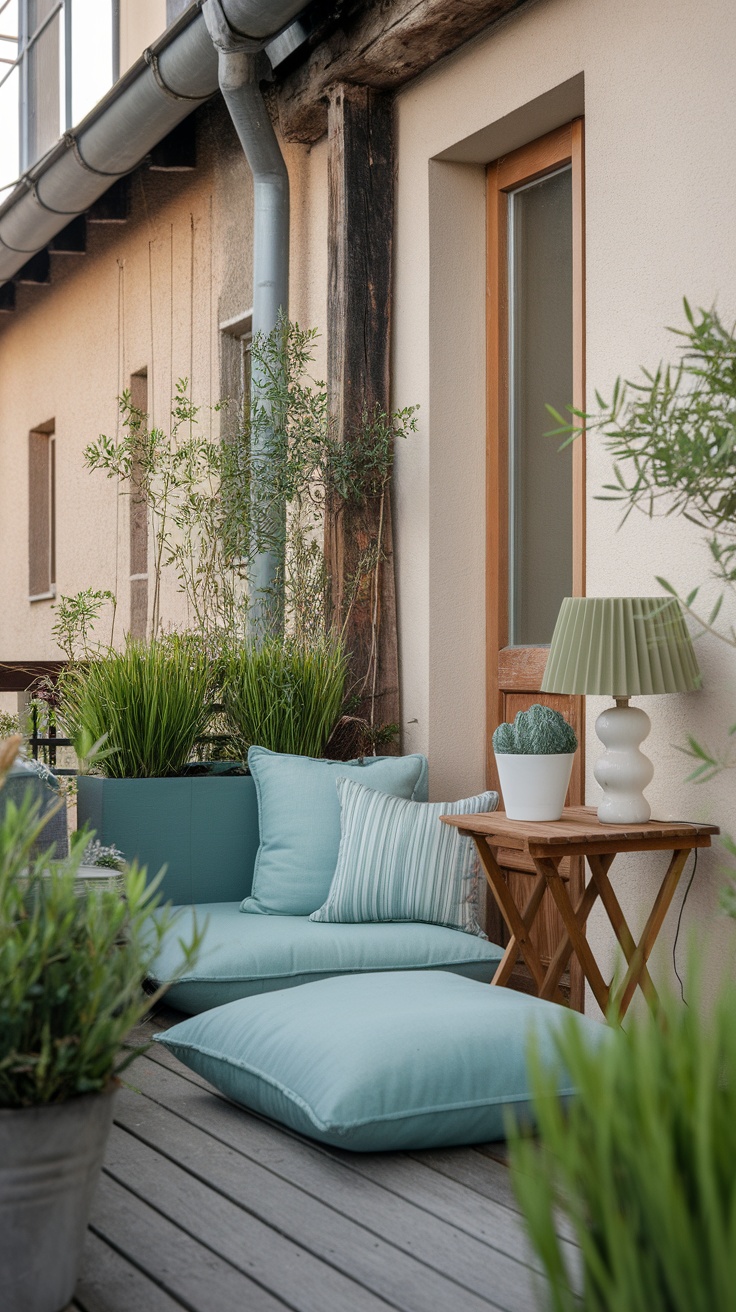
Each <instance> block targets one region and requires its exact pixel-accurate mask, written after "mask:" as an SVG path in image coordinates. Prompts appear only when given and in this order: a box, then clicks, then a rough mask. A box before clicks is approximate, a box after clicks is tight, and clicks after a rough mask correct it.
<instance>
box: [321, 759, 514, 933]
mask: <svg viewBox="0 0 736 1312" xmlns="http://www.w3.org/2000/svg"><path fill="white" fill-rule="evenodd" d="M337 791H338V794H339V797H340V809H341V817H340V824H341V838H340V852H339V855H338V858H337V867H336V869H335V874H334V876H333V879H332V886H331V888H330V892H329V896H328V898H327V901H326V902H325V904H324V906H322V907H320V908H319V911H314V912H312V915H311V916H310V917H309V919H310V920H321V921H331V922H335V921H337V922H343V923H346V922H347V923H350V924H356V923H360V922H363V921H382V920H424V921H428V922H429V923H430V924H433V925H447V926H449V928H451V929H463V930H465V931H466V933H468V934H479V935H480V936H481V937H483V938H485V935H484V934H483V930H482V929H481V928H480V925H479V924H478V921H477V918H476V912H477V906H478V873H479V871H478V858H477V856H476V852H475V846H474V844H473V841H472V839H470V838H463V837H462V835H461V834H460V833H458V831H457V829H454V828H452V827H451V826H450V825H443V824H441V823H440V816H441V815H477V813H478V812H479V811H495V809H496V807H497V806H498V793H481V794H480V796H479V797H466V798H464V799H463V800H462V801H461V802H411V801H407V800H406V799H404V798H401V797H390V796H389V795H388V794H387V793H378V792H376V791H375V790H374V789H373V788H366V787H365V786H364V785H363V784H356V783H354V782H353V781H352V780H351V779H345V778H339V779H338V780H337Z"/></svg>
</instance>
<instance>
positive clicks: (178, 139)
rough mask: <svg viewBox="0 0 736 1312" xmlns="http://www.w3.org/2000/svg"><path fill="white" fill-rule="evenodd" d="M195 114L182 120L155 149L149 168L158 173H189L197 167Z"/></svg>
mask: <svg viewBox="0 0 736 1312" xmlns="http://www.w3.org/2000/svg"><path fill="white" fill-rule="evenodd" d="M194 119H195V116H194V114H190V115H189V118H185V119H182V121H181V123H177V125H176V127H175V128H172V130H171V132H169V133H167V135H166V136H165V137H164V138H163V139H162V140H161V141H159V142H157V144H156V145H155V146H154V147H153V149H152V150H151V154H150V160H151V163H150V165H149V168H151V169H152V170H153V172H158V173H189V172H191V170H192V169H194V168H196V167H197V141H196V126H195V122H194Z"/></svg>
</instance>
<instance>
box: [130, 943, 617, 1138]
mask: <svg viewBox="0 0 736 1312" xmlns="http://www.w3.org/2000/svg"><path fill="white" fill-rule="evenodd" d="M469 941H471V942H472V941H473V940H469ZM568 1020H569V1022H570V1023H572V1024H577V1025H580V1026H581V1027H582V1028H583V1029H584V1030H586V1031H587V1032H589V1033H590V1036H591V1040H595V1039H599V1038H600V1033H601V1031H602V1030H603V1029H604V1027H603V1026H600V1025H597V1024H596V1023H595V1022H593V1021H590V1020H586V1018H585V1017H583V1016H578V1015H576V1014H575V1013H571V1012H568V1011H567V1010H566V1009H565V1008H564V1007H560V1006H557V1005H556V1004H555V1003H552V1002H543V1001H541V1000H540V999H539V998H532V997H529V996H528V995H527V994H523V993H516V992H513V991H512V990H511V989H504V988H494V987H493V986H489V985H487V984H480V983H479V982H478V981H477V980H472V979H463V978H462V977H461V976H459V975H454V974H448V973H447V972H446V971H436V972H435V971H418V972H416V973H414V974H412V973H405V972H389V973H387V974H380V975H377V974H373V975H363V976H351V977H349V978H347V979H327V980H321V981H320V982H319V983H316V984H304V985H303V986H302V987H301V988H298V989H294V990H292V991H291V992H290V993H288V994H286V993H283V992H282V993H270V994H268V995H267V996H264V997H262V998H245V999H243V1000H241V1001H239V1002H231V1003H229V1004H228V1005H227V1006H225V1007H218V1008H216V1010H215V1011H210V1012H207V1014H206V1015H204V1016H197V1017H194V1018H191V1019H189V1020H186V1021H184V1022H182V1024H180V1025H175V1026H174V1028H173V1029H170V1030H168V1031H167V1032H166V1033H165V1034H159V1035H157V1036H156V1037H157V1039H158V1041H159V1042H160V1043H162V1044H164V1046H165V1047H167V1048H168V1049H169V1050H170V1051H171V1052H173V1053H175V1055H176V1056H177V1057H178V1058H179V1059H180V1061H182V1062H184V1063H185V1065H187V1066H189V1067H191V1068H192V1070H195V1071H197V1073H198V1074H199V1075H202V1076H203V1077H204V1078H205V1079H206V1080H209V1082H210V1083H211V1084H214V1085H215V1087H216V1088H218V1089H221V1090H222V1092H223V1093H224V1094H226V1095H227V1097H228V1098H232V1100H233V1101H234V1102H237V1103H241V1104H242V1105H243V1106H244V1107H248V1108H251V1109H252V1110H253V1111H256V1112H259V1113H261V1114H262V1115H264V1116H269V1117H271V1118H272V1119H273V1120H275V1121H280V1122H282V1123H283V1124H284V1125H288V1126H289V1127H290V1128H291V1129H293V1130H297V1131H299V1132H300V1133H302V1134H306V1135H309V1136H310V1137H312V1138H314V1139H319V1140H322V1141H323V1142H325V1143H329V1144H333V1145H335V1146H337V1147H341V1148H350V1149H353V1150H355V1151H357V1152H378V1151H385V1150H387V1149H399V1148H403V1149H409V1148H437V1147H441V1146H446V1145H450V1144H462V1143H466V1144H467V1143H482V1142H485V1141H488V1140H491V1139H498V1138H502V1137H503V1134H504V1118H505V1115H506V1113H507V1111H508V1110H509V1109H515V1110H516V1112H517V1113H521V1114H522V1115H523V1116H524V1118H525V1119H527V1118H528V1116H529V1105H528V1104H529V1082H528V1077H527V1051H528V1045H529V1041H530V1036H531V1034H532V1032H534V1034H535V1035H536V1041H537V1043H538V1046H539V1050H540V1056H541V1058H542V1060H543V1061H549V1062H555V1061H556V1057H555V1049H554V1035H555V1033H556V1031H557V1030H558V1029H559V1027H560V1025H561V1024H562V1023H565V1022H567V1021H568ZM557 1087H558V1090H559V1092H560V1093H561V1094H563V1095H567V1094H570V1093H571V1092H572V1089H571V1088H570V1085H569V1081H568V1079H567V1077H566V1076H565V1074H564V1072H562V1071H561V1070H559V1071H558V1079H557Z"/></svg>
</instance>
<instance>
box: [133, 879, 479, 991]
mask: <svg viewBox="0 0 736 1312" xmlns="http://www.w3.org/2000/svg"><path fill="white" fill-rule="evenodd" d="M238 908H239V903H238V902H211V903H209V904H206V905H202V906H197V907H194V908H192V907H181V908H178V909H177V912H176V915H175V918H174V919H173V921H172V924H171V926H170V928H169V929H168V931H167V933H166V935H165V937H164V941H163V944H162V948H161V951H160V953H159V956H158V959H157V962H156V965H155V975H156V978H157V979H158V980H160V981H168V980H171V979H173V978H174V976H175V975H176V973H177V971H178V969H179V968H180V964H181V947H180V945H179V940H180V939H182V938H183V939H185V940H186V939H187V937H188V936H190V930H191V923H192V915H196V919H197V922H198V924H200V925H205V924H206V929H205V935H204V942H203V943H202V947H201V950H200V953H199V957H198V959H197V961H196V963H195V965H194V966H193V967H191V968H190V969H188V970H187V972H186V974H185V975H184V976H183V977H182V978H181V979H180V980H179V981H178V982H177V983H176V984H174V985H173V987H172V988H171V990H170V991H169V993H168V994H167V1001H168V1002H170V1003H171V1005H172V1006H173V1007H177V1008H179V1010H180V1011H186V1012H189V1013H190V1014H194V1013H195V1012H199V1011H206V1010H207V1009H208V1008H210V1007H219V1006H220V1005H221V1004H222V1003H225V1002H232V1001H233V1000H234V999H236V998H246V997H250V996H252V995H253V994H258V993H267V992H270V991H271V990H272V989H285V988H292V987H293V986H295V985H299V984H306V983H308V982H310V981H313V980H321V979H324V978H325V977H327V976H330V975H344V974H365V972H366V971H380V970H427V969H428V968H429V969H437V970H452V971H459V972H460V973H461V974H463V975H468V976H470V977H471V978H473V979H479V980H490V979H492V978H493V975H494V973H495V970H496V966H497V964H498V962H499V960H500V958H501V956H502V949H501V948H499V947H497V946H496V945H495V943H489V942H488V941H487V940H486V939H480V938H476V937H475V936H473V935H471V934H463V933H462V932H461V931H460V930H457V929H446V928H444V926H440V925H424V924H414V923H412V924H377V925H373V924H371V925H329V924H327V925H315V924H313V923H312V922H311V921H310V920H309V919H308V917H303V916H244V915H243V914H242V913H241V912H240V911H239V909H238Z"/></svg>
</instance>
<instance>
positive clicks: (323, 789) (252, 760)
mask: <svg viewBox="0 0 736 1312" xmlns="http://www.w3.org/2000/svg"><path fill="white" fill-rule="evenodd" d="M248 766H249V768H250V772H251V774H252V775H253V778H254V779H255V783H256V792H257V794H258V821H259V828H260V836H261V845H260V847H259V849H258V855H257V856H256V864H255V869H254V872H253V889H252V895H251V896H250V897H247V898H246V899H245V901H244V902H243V911H256V912H262V913H265V914H266V915H277V916H308V915H309V914H310V913H311V912H312V911H316V910H317V908H318V907H321V906H322V903H323V902H324V900H325V898H326V897H327V894H328V893H329V891H330V884H331V883H332V876H333V875H334V873H335V866H336V865H337V853H338V849H339V847H340V803H339V801H338V797H337V779H338V778H339V777H340V776H341V775H344V776H345V777H346V778H348V779H354V780H355V781H356V782H357V783H364V784H368V786H369V787H370V788H376V789H378V791H379V792H382V793H392V794H393V795H394V796H395V797H413V798H416V799H417V801H422V800H424V798H425V797H426V795H427V759H426V757H424V756H418V755H417V756H366V757H364V758H363V760H362V761H317V760H314V759H312V757H309V756H288V755H285V754H282V753H279V752H269V751H267V750H266V748H265V747H251V749H250V751H249V752H248Z"/></svg>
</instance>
